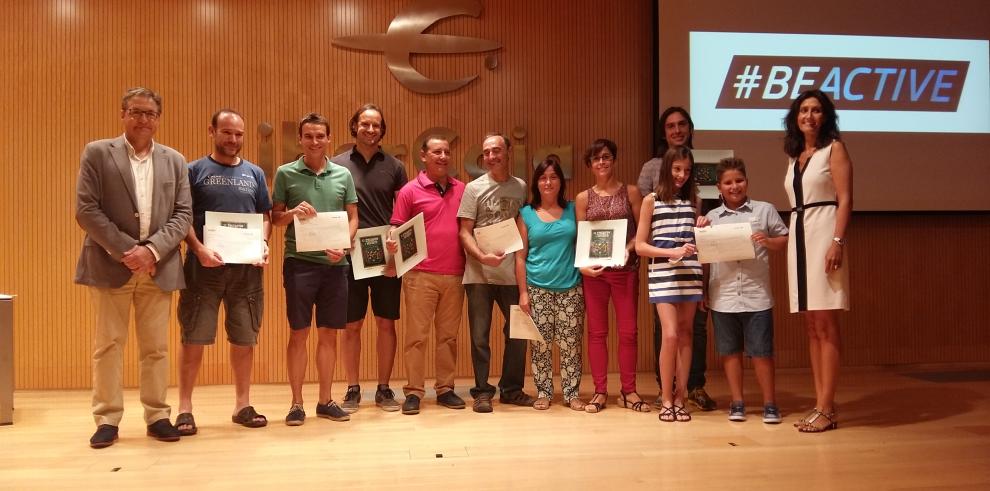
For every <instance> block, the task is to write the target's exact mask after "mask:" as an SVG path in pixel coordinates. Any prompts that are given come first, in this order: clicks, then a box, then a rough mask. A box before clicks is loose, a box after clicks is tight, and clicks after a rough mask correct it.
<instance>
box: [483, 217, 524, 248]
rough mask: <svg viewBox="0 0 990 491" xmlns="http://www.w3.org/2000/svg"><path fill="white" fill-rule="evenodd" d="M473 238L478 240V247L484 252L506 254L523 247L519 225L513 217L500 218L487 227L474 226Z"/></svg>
mask: <svg viewBox="0 0 990 491" xmlns="http://www.w3.org/2000/svg"><path fill="white" fill-rule="evenodd" d="M474 238H475V240H477V241H478V247H480V248H481V250H482V251H484V252H486V253H491V254H495V253H499V252H501V253H503V254H508V253H510V252H516V251H518V250H521V249H522V248H523V243H522V236H520V235H519V227H518V226H517V225H516V221H515V220H513V219H509V220H502V221H501V222H498V223H496V224H493V225H489V226H487V227H480V228H478V227H476V228H475V229H474Z"/></svg>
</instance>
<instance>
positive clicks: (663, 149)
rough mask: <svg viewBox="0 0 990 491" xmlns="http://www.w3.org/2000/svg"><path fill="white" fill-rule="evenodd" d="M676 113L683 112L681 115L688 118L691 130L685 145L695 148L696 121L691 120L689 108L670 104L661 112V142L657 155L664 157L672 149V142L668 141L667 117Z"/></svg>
mask: <svg viewBox="0 0 990 491" xmlns="http://www.w3.org/2000/svg"><path fill="white" fill-rule="evenodd" d="M674 113H681V116H684V119H686V120H687V122H688V130H690V131H689V133H688V138H687V141H686V142H684V145H686V146H687V147H688V148H694V121H692V120H691V115H690V114H688V112H687V109H684V108H683V107H681V106H670V107H668V108H667V109H664V110H663V113H661V114H660V143H659V144H658V145H657V157H660V158H663V155H664V154H665V153H667V150H669V149H670V143H668V142H667V130H666V129H665V126H666V125H667V118H669V117H670V115H671V114H674Z"/></svg>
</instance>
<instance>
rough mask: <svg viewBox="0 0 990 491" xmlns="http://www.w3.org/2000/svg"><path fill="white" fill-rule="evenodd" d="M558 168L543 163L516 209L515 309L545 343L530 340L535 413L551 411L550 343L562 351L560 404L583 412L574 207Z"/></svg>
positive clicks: (580, 304)
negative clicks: (518, 240) (519, 244)
mask: <svg viewBox="0 0 990 491" xmlns="http://www.w3.org/2000/svg"><path fill="white" fill-rule="evenodd" d="M563 176H564V173H563V171H562V170H561V169H560V164H558V163H556V162H555V161H552V160H544V161H543V162H542V163H540V165H538V166H536V170H535V171H534V172H533V179H532V180H531V181H530V182H531V188H532V201H531V203H530V204H529V205H526V206H524V207H523V208H522V210H520V211H519V218H517V219H516V223H517V225H518V226H519V235H521V236H522V241H523V249H522V250H521V251H519V252H517V253H516V282H517V283H518V284H519V307H520V308H521V309H522V310H523V311H524V312H526V313H527V314H529V315H530V316H532V317H533V321H534V322H535V323H536V328H537V329H538V330H539V331H540V334H541V335H542V336H543V339H545V340H546V341H547V342H545V343H541V342H539V341H534V342H533V343H532V348H533V382H534V383H535V385H536V390H537V392H538V393H537V399H536V402H535V403H534V404H533V407H534V408H536V409H549V408H550V400H551V399H552V398H553V360H552V358H551V354H552V353H551V350H552V347H551V343H553V342H556V343H557V346H558V347H559V349H560V379H561V389H562V390H563V392H564V404H566V405H567V406H569V407H570V408H571V409H574V410H575V411H583V410H584V406H585V403H584V402H583V401H581V400H580V399H578V389H579V387H580V385H581V335H582V334H583V333H584V293H583V290H582V289H581V274H580V273H579V272H578V270H577V268H575V267H574V249H575V245H574V244H575V239H576V238H577V220H576V219H575V217H574V203H573V202H570V201H567V200H566V199H564V189H565V183H564V179H563Z"/></svg>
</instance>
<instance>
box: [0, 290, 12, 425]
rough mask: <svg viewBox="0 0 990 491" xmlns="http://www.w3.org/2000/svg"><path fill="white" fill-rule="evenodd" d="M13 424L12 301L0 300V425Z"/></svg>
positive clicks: (7, 299) (9, 299)
mask: <svg viewBox="0 0 990 491" xmlns="http://www.w3.org/2000/svg"><path fill="white" fill-rule="evenodd" d="M13 423H14V299H13V298H4V299H0V425H9V424H13Z"/></svg>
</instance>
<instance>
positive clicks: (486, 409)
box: [471, 392, 492, 413]
mask: <svg viewBox="0 0 990 491" xmlns="http://www.w3.org/2000/svg"><path fill="white" fill-rule="evenodd" d="M471 409H472V410H473V411H474V412H476V413H490V412H492V395H491V394H489V393H487V392H482V393H481V394H478V397H475V398H474V404H473V406H472V407H471Z"/></svg>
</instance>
